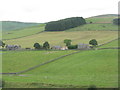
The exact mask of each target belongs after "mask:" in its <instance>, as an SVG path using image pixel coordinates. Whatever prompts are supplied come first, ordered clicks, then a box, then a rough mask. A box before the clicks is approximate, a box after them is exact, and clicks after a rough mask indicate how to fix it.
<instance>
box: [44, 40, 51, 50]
mask: <svg viewBox="0 0 120 90" xmlns="http://www.w3.org/2000/svg"><path fill="white" fill-rule="evenodd" d="M43 48H45V49H49V48H50V44H49V43H48V42H47V41H46V42H45V43H43Z"/></svg>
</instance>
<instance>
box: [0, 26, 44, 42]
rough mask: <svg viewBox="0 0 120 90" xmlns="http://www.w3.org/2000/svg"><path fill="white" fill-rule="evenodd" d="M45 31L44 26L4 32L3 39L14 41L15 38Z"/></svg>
mask: <svg viewBox="0 0 120 90" xmlns="http://www.w3.org/2000/svg"><path fill="white" fill-rule="evenodd" d="M41 31H44V25H39V26H33V27H29V28H24V29H20V30H11V31H3V32H2V39H3V40H4V39H13V38H20V37H24V36H29V35H33V34H36V33H39V32H41Z"/></svg>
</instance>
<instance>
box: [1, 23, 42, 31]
mask: <svg viewBox="0 0 120 90" xmlns="http://www.w3.org/2000/svg"><path fill="white" fill-rule="evenodd" d="M0 23H2V30H3V31H8V30H18V29H23V28H26V27H31V26H37V25H40V24H41V23H24V22H17V21H0Z"/></svg>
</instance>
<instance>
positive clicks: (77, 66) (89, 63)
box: [3, 50, 118, 88]
mask: <svg viewBox="0 0 120 90" xmlns="http://www.w3.org/2000/svg"><path fill="white" fill-rule="evenodd" d="M110 52H111V53H110ZM117 53H118V50H94V51H84V52H81V53H77V54H74V55H71V56H69V57H64V58H62V59H59V60H57V61H55V62H52V63H49V64H47V65H44V66H42V67H39V68H36V69H34V70H32V71H30V72H27V73H24V74H22V75H26V76H25V77H21V76H19V75H18V76H11V77H7V76H3V79H4V80H6V81H7V82H22V83H28V84H29V83H36V84H34V85H36V86H37V85H39V84H38V83H42V84H43V85H46V86H47V85H53V86H56V87H57V86H62V85H63V86H64V87H65V86H69V87H73V86H74V87H89V86H90V85H95V86H96V87H97V88H102V87H104V88H110V87H112V88H113V87H114V88H115V87H118V73H117V72H118V66H117V65H118V64H117V63H118V56H117V55H118V54H117ZM108 56H109V57H108ZM26 79H27V81H26Z"/></svg>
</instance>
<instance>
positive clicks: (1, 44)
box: [0, 40, 5, 48]
mask: <svg viewBox="0 0 120 90" xmlns="http://www.w3.org/2000/svg"><path fill="white" fill-rule="evenodd" d="M0 46H2V47H3V48H4V46H5V43H4V42H3V41H1V40H0Z"/></svg>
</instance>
